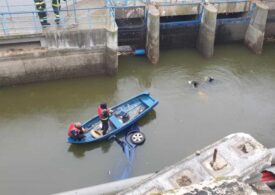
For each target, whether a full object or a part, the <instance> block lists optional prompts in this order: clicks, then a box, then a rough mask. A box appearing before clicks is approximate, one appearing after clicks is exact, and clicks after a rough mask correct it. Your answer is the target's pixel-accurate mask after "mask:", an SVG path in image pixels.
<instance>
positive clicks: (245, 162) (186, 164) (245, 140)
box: [119, 133, 272, 195]
mask: <svg viewBox="0 0 275 195" xmlns="http://www.w3.org/2000/svg"><path fill="white" fill-rule="evenodd" d="M215 149H217V151H218V153H217V158H216V159H217V161H215V160H214V158H213V151H214V150H215ZM271 159H272V154H271V152H270V151H269V150H268V149H267V148H265V147H264V146H263V145H262V144H260V143H259V142H257V141H256V140H255V139H254V138H253V137H251V136H250V135H248V134H244V133H236V134H232V135H229V136H227V137H225V138H223V139H221V140H219V141H217V142H216V143H214V144H212V145H210V146H208V147H205V148H203V149H202V150H200V151H197V152H196V154H193V155H191V156H189V157H187V158H185V159H184V160H182V161H181V162H178V163H176V164H174V165H172V166H170V167H166V168H164V169H163V170H161V171H160V172H158V173H156V174H154V175H152V176H150V177H149V178H147V179H145V180H143V181H142V182H140V183H138V184H136V185H133V186H131V187H130V188H128V189H126V190H124V191H122V192H120V193H119V194H120V195H122V194H123V195H127V194H129V195H130V194H131V195H142V194H144V195H145V194H150V193H162V192H164V191H167V190H172V189H176V188H180V187H186V186H190V185H194V184H198V183H200V182H202V181H207V180H208V181H209V180H221V179H225V178H230V179H237V180H238V181H241V182H245V183H248V184H250V183H251V182H252V181H253V182H254V181H255V178H256V179H258V178H259V177H258V176H259V174H260V173H261V171H262V170H263V169H265V168H266V167H268V166H270V164H271ZM213 162H215V163H218V166H216V168H217V167H218V169H216V168H214V167H213V166H212V165H211V164H213Z"/></svg>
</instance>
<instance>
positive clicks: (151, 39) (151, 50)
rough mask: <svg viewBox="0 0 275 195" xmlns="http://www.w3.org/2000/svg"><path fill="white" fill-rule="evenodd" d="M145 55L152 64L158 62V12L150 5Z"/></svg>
mask: <svg viewBox="0 0 275 195" xmlns="http://www.w3.org/2000/svg"><path fill="white" fill-rule="evenodd" d="M147 17H148V18H147V37H146V54H147V57H148V59H149V60H150V61H151V63H153V64H157V63H158V61H159V10H158V9H157V8H156V7H155V6H152V5H150V6H149V8H148V16H147Z"/></svg>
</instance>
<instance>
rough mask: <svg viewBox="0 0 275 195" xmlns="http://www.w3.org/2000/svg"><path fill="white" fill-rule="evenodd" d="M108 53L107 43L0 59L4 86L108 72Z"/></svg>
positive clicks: (0, 80) (1, 84)
mask: <svg viewBox="0 0 275 195" xmlns="http://www.w3.org/2000/svg"><path fill="white" fill-rule="evenodd" d="M105 55H106V54H105V47H104V48H98V49H94V50H93V51H91V50H87V49H82V50H81V49H78V50H52V51H47V50H41V51H40V52H35V53H33V54H30V53H26V54H23V53H22V54H19V55H16V57H15V56H12V55H9V56H6V57H5V58H4V57H3V58H1V61H0V86H8V85H15V84H24V83H31V82H38V81H47V80H55V79H62V78H72V77H80V76H88V75H98V74H107V73H108V72H109V69H108V68H109V67H108V66H106V59H105ZM113 69H115V68H112V71H113Z"/></svg>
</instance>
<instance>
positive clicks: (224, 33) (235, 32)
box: [215, 24, 248, 44]
mask: <svg viewBox="0 0 275 195" xmlns="http://www.w3.org/2000/svg"><path fill="white" fill-rule="evenodd" d="M247 26H248V24H219V25H217V27H216V37H215V44H219V43H229V42H234V41H242V40H244V36H245V33H246V30H247Z"/></svg>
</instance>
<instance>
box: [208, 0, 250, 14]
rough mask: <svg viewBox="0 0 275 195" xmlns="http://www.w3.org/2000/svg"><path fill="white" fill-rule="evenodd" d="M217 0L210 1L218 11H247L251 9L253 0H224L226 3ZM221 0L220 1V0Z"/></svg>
mask: <svg viewBox="0 0 275 195" xmlns="http://www.w3.org/2000/svg"><path fill="white" fill-rule="evenodd" d="M215 2H216V1H215V0H210V1H209V3H211V4H212V5H214V6H215V7H216V9H217V12H218V13H238V12H247V11H249V9H250V6H251V1H245V2H243V1H238V0H236V1H235V2H234V1H228V2H227V1H224V3H215ZM219 2H220V1H219Z"/></svg>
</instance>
